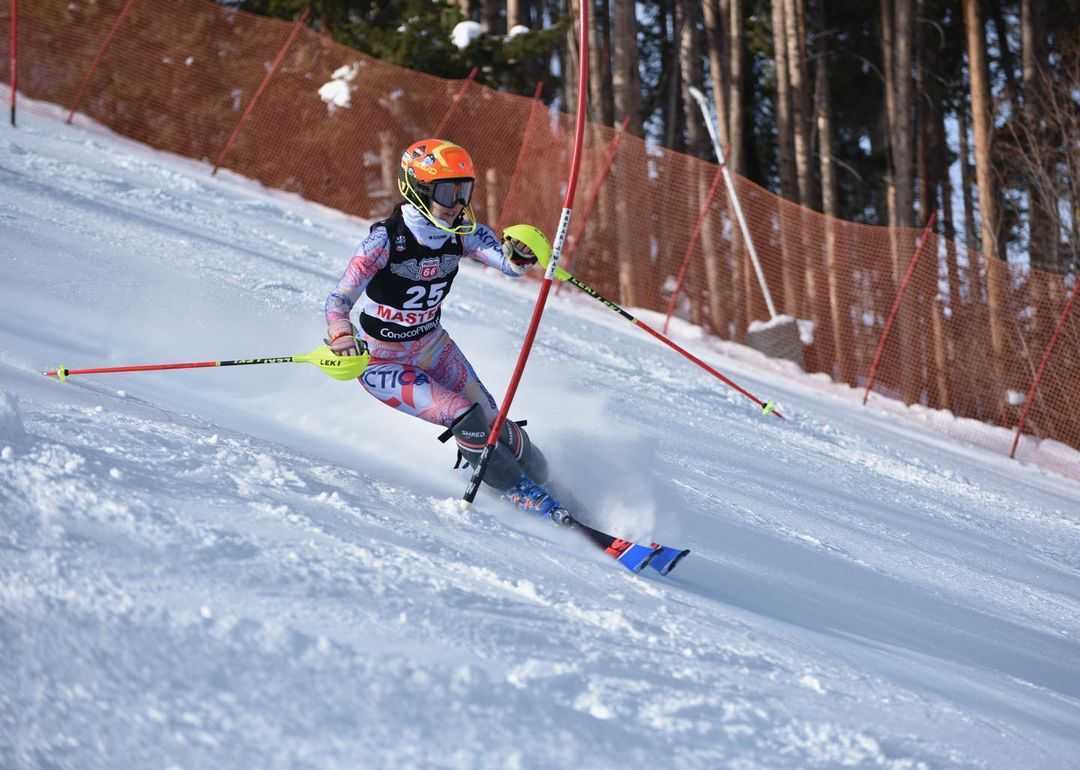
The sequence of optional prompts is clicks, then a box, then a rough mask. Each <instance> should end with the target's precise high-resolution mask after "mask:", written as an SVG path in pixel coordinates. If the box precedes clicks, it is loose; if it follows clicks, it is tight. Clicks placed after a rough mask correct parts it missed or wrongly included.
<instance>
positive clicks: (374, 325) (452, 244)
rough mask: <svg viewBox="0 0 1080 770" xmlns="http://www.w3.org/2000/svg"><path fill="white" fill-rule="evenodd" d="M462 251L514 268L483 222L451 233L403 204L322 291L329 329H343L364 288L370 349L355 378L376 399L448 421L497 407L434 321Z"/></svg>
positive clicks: (507, 270) (363, 321)
mask: <svg viewBox="0 0 1080 770" xmlns="http://www.w3.org/2000/svg"><path fill="white" fill-rule="evenodd" d="M462 257H471V258H473V259H476V260H477V261H479V262H482V263H483V264H485V265H488V266H489V267H494V268H496V269H497V270H500V271H502V272H503V273H504V274H506V275H509V276H515V277H516V276H517V275H518V274H519V273H518V271H517V270H515V268H514V267H513V266H512V265H511V264H510V262H509V260H508V259H507V258H506V257H505V256H504V255H503V251H502V247H501V245H500V243H499V239H498V238H497V237H496V236H495V234H494V233H493V232H492V231H491V229H490V228H489V227H487V226H485V225H478V226H477V228H476V231H475V232H474V233H472V234H471V235H464V236H457V235H450V234H448V233H446V232H443V231H442V230H439V229H438V228H437V227H435V226H434V225H432V224H431V223H430V222H428V220H427V219H425V218H424V216H423V215H422V214H421V213H420V212H419V211H417V210H416V209H415V208H413V207H412V206H411V205H410V204H407V203H406V204H401V205H398V206H397V207H396V208H395V209H394V212H393V214H391V215H390V216H389V217H387V218H386V219H384V220H382V221H380V222H376V223H375V224H374V225H372V226H371V231H370V233H369V234H368V236H367V238H365V239H364V240H363V242H362V243H361V244H360V246H359V248H358V249H357V251H356V253H355V254H354V255H353V257H352V259H351V260H350V261H349V265H348V267H346V268H345V274H344V275H343V276H342V277H341V280H340V281H339V282H338V285H337V288H336V289H335V290H334V291H333V292H331V293H330V296H328V297H327V298H326V323H327V326H328V327H329V328H330V330H331V332H332V333H337V331H339V330H342V329H343V330H345V331H348V329H349V313H350V311H351V310H352V308H353V305H355V304H356V303H357V301H358V300H359V299H360V296H361V295H362V294H366V300H365V302H364V305H363V311H362V313H361V314H360V327H361V329H362V330H363V333H364V337H365V339H366V341H367V343H368V347H369V349H370V352H371V362H370V363H369V364H368V367H367V369H366V370H365V372H364V375H363V377H362V378H361V384H362V385H363V387H364V389H365V390H366V391H367V392H368V393H370V394H371V395H373V396H375V398H377V399H379V400H380V401H382V402H383V403H385V404H387V405H389V406H392V407H393V408H395V409H398V410H400V411H403V412H405V413H407V414H411V415H414V416H416V417H420V418H421V419H423V420H427V421H428V422H433V423H436V424H438V425H443V426H449V425H450V424H451V423H453V422H454V420H455V419H456V418H458V417H459V416H461V415H462V414H464V413H465V412H466V411H467V410H468V409H469V407H471V406H472V405H473V404H474V403H478V404H480V408H481V409H483V410H484V412H485V414H486V415H487V418H488V421H489V422H490V421H492V420H494V419H495V416H496V415H497V413H498V410H497V408H496V405H495V400H494V399H493V398H492V397H491V394H490V393H488V391H487V389H486V388H485V387H484V386H483V384H482V383H481V382H480V380H479V378H478V377H477V376H476V372H475V371H474V370H473V368H472V365H471V364H470V363H469V361H468V360H467V359H466V358H465V356H464V354H463V353H462V352H461V350H460V349H459V348H458V346H457V345H456V344H455V343H454V341H453V340H452V339H450V335H449V334H447V333H446V331H445V330H444V329H443V328H442V325H441V324H440V315H441V313H442V311H441V306H442V303H443V301H444V300H445V299H446V297H447V295H448V294H449V293H450V288H451V286H452V285H453V282H454V278H455V277H456V276H457V272H458V262H459V261H460V260H461V258H462Z"/></svg>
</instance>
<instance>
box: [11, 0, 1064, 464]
mask: <svg viewBox="0 0 1080 770" xmlns="http://www.w3.org/2000/svg"><path fill="white" fill-rule="evenodd" d="M125 9H126V10H127V13H126V15H124V16H123V18H122V20H121V21H120V23H119V25H117V26H116V30H115V35H114V36H113V37H112V38H111V41H110V44H109V46H108V47H107V49H105V51H104V54H103V55H102V56H101V58H100V62H99V63H98V66H97V68H96V69H95V70H94V71H93V75H92V77H91V78H90V79H89V80H88V81H86V83H85V90H84V91H83V94H84V95H83V97H82V100H81V103H80V104H79V107H78V112H79V113H82V114H85V115H86V116H88V117H90V118H92V119H94V120H96V121H98V122H100V123H102V124H103V125H105V126H108V127H109V128H111V129H112V130H114V131H116V132H118V133H121V134H124V135H127V136H130V137H132V138H134V139H137V140H139V141H141V142H145V143H146V144H148V145H151V146H153V147H157V148H161V149H164V150H168V151H170V152H174V153H178V154H181V155H185V156H189V157H192V158H197V159H206V160H207V161H209V162H211V163H213V162H215V161H216V159H217V158H218V157H219V155H220V154H221V153H222V151H223V150H224V148H225V146H226V142H227V140H228V138H229V136H230V134H232V133H233V130H234V128H236V126H237V124H238V121H239V120H240V117H241V115H242V114H243V113H244V110H245V108H246V107H247V106H248V105H249V103H250V100H251V99H252V97H253V95H254V94H255V93H256V91H257V90H258V89H259V87H260V84H261V83H262V82H263V79H264V77H265V76H266V75H267V73H268V72H269V71H270V69H271V66H272V63H273V62H274V61H275V59H276V58H277V57H278V55H279V52H281V51H282V49H283V46H284V45H285V44H286V42H287V41H288V40H289V39H290V33H291V32H293V31H294V25H292V24H290V23H288V22H282V21H277V20H273V19H267V18H262V17H257V16H253V15H249V14H246V13H242V12H237V11H233V10H230V9H227V8H223V7H221V6H218V5H215V4H213V3H210V2H207V0H97V1H96V2H89V1H87V0H81V1H80V0H35V1H34V2H33V3H21V4H20V7H19V12H20V17H19V60H20V64H19V90H20V92H21V93H23V94H25V95H26V96H29V97H31V98H33V99H38V100H43V101H49V102H54V103H56V104H59V105H63V106H64V107H65V108H71V107H73V106H74V102H75V100H76V96H77V95H78V94H79V93H80V90H81V89H80V87H81V86H82V84H83V79H84V78H85V77H86V76H87V74H88V73H89V72H90V71H91V66H92V64H93V63H94V62H95V60H96V57H97V56H98V53H99V51H100V50H101V47H102V45H103V43H104V42H105V41H106V40H107V39H109V36H110V34H111V33H113V29H114V25H115V24H116V21H117V19H118V18H119V17H120V16H121V13H122V11H124V10H125ZM5 31H6V30H5ZM296 31H297V32H298V33H299V34H297V35H296V37H295V39H294V40H293V41H292V42H291V44H290V45H289V46H288V49H287V51H285V53H284V56H283V58H282V63H281V66H280V68H279V69H278V70H277V71H276V72H274V74H273V77H272V79H271V80H270V82H269V84H268V86H267V87H266V89H265V91H264V92H263V93H262V95H261V98H260V99H259V101H258V102H257V103H256V104H255V106H254V109H253V110H252V111H251V114H250V117H249V118H248V119H247V120H246V121H245V122H244V123H243V125H242V127H241V129H240V130H239V132H238V133H237V139H236V142H235V144H234V145H232V146H231V147H230V148H229V150H228V152H227V154H225V156H224V158H223V160H222V164H223V166H224V167H226V168H228V169H231V170H232V171H235V172H237V173H240V174H243V175H245V176H248V177H251V178H254V179H258V180H260V181H261V182H263V183H264V184H266V185H268V186H272V187H277V188H281V189H283V190H289V191H293V192H297V193H299V194H301V195H303V196H304V197H306V198H308V199H311V200H314V201H318V202H320V203H323V204H325V205H328V206H332V207H335V208H338V209H341V210H343V211H346V212H349V213H351V214H356V215H359V216H362V217H367V218H374V217H381V216H383V215H385V214H386V213H387V212H388V211H389V209H390V208H391V206H392V205H393V204H394V203H395V202H396V200H397V197H398V195H397V185H396V173H397V167H398V158H399V156H400V152H401V150H402V149H403V148H404V147H405V146H406V145H408V144H409V143H411V142H412V141H414V140H415V139H417V138H421V137H424V136H427V135H429V134H431V133H432V132H433V131H434V130H435V128H436V127H437V126H439V125H440V123H442V122H443V120H444V118H446V117H447V113H448V111H449V112H450V115H449V118H448V120H447V121H446V128H445V130H444V131H443V134H444V136H445V138H448V139H451V140H453V141H455V142H457V143H459V144H461V145H463V146H464V147H466V148H467V149H468V150H469V151H470V153H471V154H472V155H473V158H474V160H475V161H476V164H477V167H478V169H482V170H483V171H481V172H480V178H479V179H478V180H477V181H478V187H477V194H476V195H475V196H474V203H475V204H476V208H477V211H478V213H479V215H480V217H481V220H482V221H486V222H489V223H491V224H492V225H507V224H511V223H513V222H520V221H527V222H532V223H535V224H537V225H538V226H541V227H542V228H544V229H548V230H549V234H552V233H550V229H551V228H553V227H554V225H555V223H556V222H557V221H558V216H559V211H560V209H561V204H562V199H563V195H564V192H565V190H564V185H565V177H566V170H567V169H568V167H569V161H570V158H569V156H570V152H571V150H572V143H573V116H571V115H566V114H559V113H553V112H551V111H550V110H548V109H547V108H546V107H544V106H543V105H541V104H539V103H538V102H536V101H534V100H532V99H528V98H525V97H521V96H515V95H511V94H505V93H499V92H496V91H493V90H490V89H488V88H485V87H482V86H478V85H476V84H474V83H469V84H467V85H465V86H464V91H463V98H461V99H460V100H459V99H456V98H455V97H456V95H458V94H459V93H462V84H461V83H459V82H452V81H446V80H442V79H440V78H436V77H432V76H429V75H425V74H422V73H418V72H413V71H411V70H406V69H402V68H400V67H396V66H393V65H390V64H386V63H383V62H380V61H378V60H375V59H371V58H369V57H367V56H364V55H362V54H360V53H358V52H356V51H354V50H352V49H349V48H347V47H344V46H341V45H338V44H337V43H334V42H333V41H332V40H330V39H329V38H328V37H326V36H323V35H319V34H317V33H315V32H313V31H312V30H310V29H307V28H303V29H299V30H296ZM8 48H9V43H8V37H7V35H6V34H5V35H4V36H3V37H0V75H2V76H3V79H4V81H5V82H9V83H10V65H9V63H8V54H9V51H8ZM335 73H336V77H335ZM334 80H336V81H337V83H336V84H335V85H334V86H332V87H331V88H329V89H324V93H326V92H328V91H329V92H334V91H336V96H337V104H336V105H335V104H332V103H328V102H327V101H324V98H322V97H320V88H321V87H323V86H324V85H326V84H328V83H331V81H334ZM333 95H334V94H333V93H328V94H327V98H329V97H331V96H333ZM76 120H78V118H76ZM617 133H618V132H617V131H616V130H614V129H610V128H607V127H603V126H595V125H593V126H590V127H589V129H588V130H587V132H586V152H585V155H584V160H583V166H582V175H581V180H580V184H579V196H578V203H577V206H576V208H575V217H574V219H573V221H572V225H571V230H570V237H569V240H568V242H567V247H566V251H565V259H566V262H565V263H564V264H565V265H566V266H567V267H568V268H569V269H571V270H572V271H573V272H574V273H575V274H576V275H577V276H578V277H579V278H581V279H582V280H583V281H585V282H586V283H588V284H591V285H592V286H594V287H595V288H596V289H597V290H598V291H600V292H601V293H602V294H604V295H606V296H608V297H610V298H612V299H614V300H616V301H618V302H620V303H621V304H624V305H627V306H629V307H635V308H647V309H652V310H656V311H660V312H664V311H665V310H666V308H667V307H668V304H669V300H670V299H671V292H672V291H673V290H674V289H675V288H676V286H677V279H676V276H677V275H678V274H679V272H680V267H681V266H682V264H683V262H684V258H686V256H687V253H688V252H687V247H688V246H689V245H690V242H691V233H692V232H693V231H694V227H695V225H696V223H697V222H698V217H699V213H700V212H701V210H702V208H703V207H704V205H705V203H706V202H707V201H708V202H709V206H708V214H707V216H706V217H705V219H704V221H703V224H702V226H701V229H700V238H699V239H698V240H697V242H696V243H695V244H694V246H693V248H692V249H691V250H690V251H689V258H688V259H689V262H688V269H687V271H686V276H685V282H684V284H683V286H682V289H681V294H680V297H679V298H678V300H677V304H676V307H677V313H678V314H679V315H682V316H683V317H686V318H688V319H689V320H691V321H692V322H694V323H699V324H701V325H703V326H704V327H705V328H706V329H708V330H709V331H710V332H711V333H712V334H714V335H716V336H718V337H720V338H724V339H735V340H743V339H745V334H746V329H747V326H748V324H749V322H750V321H752V320H755V319H757V320H766V319H768V312H767V310H766V305H765V301H764V298H763V295H762V293H761V291H760V289H759V288H758V285H757V280H756V277H755V276H754V274H753V270H752V268H751V266H750V262H749V258H748V256H747V253H746V249H745V248H744V245H743V244H742V242H741V238H740V236H739V233H738V229H737V227H736V226H735V221H734V218H733V217H732V216H731V212H730V209H729V202H728V197H727V194H726V191H725V189H724V186H723V185H717V186H715V187H714V182H715V181H716V171H717V167H716V165H715V164H712V163H707V162H705V161H701V160H698V159H695V158H691V157H689V156H686V155H682V154H679V153H675V152H670V151H667V150H664V149H662V148H659V147H656V146H654V145H649V144H646V143H645V142H644V141H642V140H641V139H639V138H637V137H634V136H621V137H619V141H618V144H617V146H616V145H614V144H613V142H614V140H615V139H616V138H617ZM609 156H610V157H611V158H612V159H613V162H612V163H611V165H610V169H608V162H607V161H608V159H609ZM519 160H520V163H519ZM736 187H737V189H738V193H739V197H740V200H741V203H742V207H743V210H744V212H745V213H746V216H747V219H748V222H749V226H750V231H751V234H752V237H753V240H754V244H755V246H756V248H757V251H758V254H759V255H760V257H761V262H762V265H763V269H764V273H765V276H766V279H767V282H768V285H769V288H770V290H771V293H772V295H773V299H774V301H775V304H776V306H777V309H778V311H779V312H780V313H783V314H787V315H791V316H795V317H797V318H800V319H808V320H812V321H813V322H814V324H815V327H814V342H813V344H812V345H810V346H809V347H808V348H807V349H806V351H805V353H806V367H807V369H808V370H810V371H822V372H826V373H828V374H829V375H830V376H832V377H833V378H834V379H836V380H839V381H845V382H848V383H850V384H852V385H861V384H864V383H865V382H866V381H867V377H868V370H869V367H870V364H871V360H872V358H873V356H874V350H875V347H876V346H877V344H878V341H879V339H880V337H881V333H882V328H883V325H884V321H885V319H886V317H887V316H888V314H889V311H890V308H891V307H892V304H893V301H894V299H895V297H896V292H897V290H898V287H899V285H900V279H901V277H902V276H903V274H904V271H905V269H906V267H907V264H908V261H909V260H910V259H911V258H912V255H913V254H914V253H915V249H916V243H917V241H918V238H919V235H920V231H919V230H898V229H890V228H886V227H874V226H868V225H860V224H854V223H851V222H844V221H839V220H831V219H829V218H827V217H825V216H823V215H821V214H819V213H816V212H813V211H810V210H808V209H805V208H802V207H800V206H797V205H795V204H792V203H790V202H787V201H784V200H782V199H780V198H779V197H777V196H775V195H773V194H771V193H769V192H768V191H767V190H764V189H762V188H761V187H759V186H757V185H755V184H753V183H752V182H750V181H748V180H745V179H741V178H736ZM710 188H713V189H714V190H716V193H715V195H714V196H713V197H712V198H711V201H710V199H709V191H710ZM586 213H588V217H587V219H586V217H585V216H583V215H584V214H586ZM991 279H993V280H991ZM995 281H996V282H997V283H998V285H1000V286H1002V287H1003V288H1002V289H1001V290H1000V291H999V292H998V296H1000V297H1001V302H1000V307H999V308H998V309H997V317H998V318H999V319H1000V324H999V325H998V328H1000V329H1002V330H1003V334H1002V335H1000V337H999V338H998V339H997V340H994V339H992V335H991V332H990V329H991V312H992V311H991V303H990V302H989V301H988V297H989V296H990V287H991V286H993V285H994V284H995ZM1071 290H1072V284H1071V283H1070V281H1069V280H1068V279H1067V278H1066V277H1065V276H1063V275H1059V274H1055V273H1049V272H1042V271H1039V270H1035V269H1031V268H1029V267H1028V266H1026V265H1023V266H1021V265H1006V264H1005V263H1004V262H1002V261H999V260H994V261H992V262H989V263H988V262H987V261H986V260H985V259H984V258H983V257H982V256H981V255H979V254H977V253H972V252H968V251H964V250H962V249H961V247H960V246H959V245H958V244H957V243H955V242H952V241H949V240H947V239H945V238H942V237H939V236H937V235H935V234H933V233H931V234H930V235H929V237H928V238H927V239H926V243H925V244H924V247H923V250H922V253H921V255H920V259H919V263H918V266H917V269H916V271H915V274H914V279H913V280H912V282H911V284H910V286H909V288H908V290H907V292H906V293H905V294H904V296H903V298H902V302H901V305H900V310H899V313H898V314H897V317H896V323H895V326H894V327H893V329H892V332H891V334H890V335H889V337H888V340H887V343H886V346H885V349H884V355H883V357H882V359H881V366H880V369H879V371H878V372H877V379H876V384H875V390H876V391H877V392H880V393H883V394H885V395H889V396H892V397H896V398H902V399H903V400H905V401H907V402H908V403H923V404H927V405H929V406H931V407H936V408H943V409H949V410H951V411H952V412H954V413H955V414H957V415H959V416H966V417H973V418H976V419H978V420H982V421H985V422H988V423H993V424H997V425H1004V426H1009V427H1013V426H1015V425H1016V424H1017V422H1018V419H1019V415H1020V412H1021V410H1022V408H1023V406H1022V402H1023V399H1024V395H1025V394H1026V393H1027V392H1028V390H1029V388H1030V386H1031V383H1032V381H1033V379H1034V375H1035V372H1036V370H1037V368H1038V366H1039V364H1040V362H1041V360H1042V357H1043V354H1044V352H1045V351H1046V350H1047V347H1048V345H1049V344H1050V341H1051V337H1052V334H1053V332H1054V331H1055V328H1056V327H1057V325H1058V320H1059V319H1060V318H1061V317H1062V310H1063V308H1064V307H1065V305H1066V301H1067V299H1068V297H1069V294H1070V292H1071ZM1078 393H1080V303H1078V306H1077V307H1076V308H1075V309H1074V310H1073V311H1072V313H1071V315H1070V316H1069V317H1068V318H1067V319H1066V321H1065V322H1064V324H1063V327H1062V331H1061V335H1060V338H1058V339H1057V342H1056V345H1055V347H1054V350H1053V355H1052V356H1051V357H1050V359H1049V363H1048V365H1047V367H1046V370H1045V374H1044V376H1043V379H1042V381H1041V384H1040V386H1039V388H1038V389H1037V391H1036V392H1035V395H1034V397H1033V398H1034V403H1032V404H1031V405H1030V407H1031V409H1030V412H1029V414H1028V415H1027V418H1026V425H1025V432H1027V433H1029V434H1032V435H1035V436H1038V437H1049V438H1053V439H1056V440H1059V441H1062V442H1064V443H1067V444H1070V445H1071V446H1074V447H1078V448H1080V409H1078V408H1077V405H1076V402H1077V398H1076V397H1077V395H1078Z"/></svg>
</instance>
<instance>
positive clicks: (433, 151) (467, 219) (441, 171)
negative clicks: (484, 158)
mask: <svg viewBox="0 0 1080 770" xmlns="http://www.w3.org/2000/svg"><path fill="white" fill-rule="evenodd" d="M475 186H476V169H475V167H474V166H473V162H472V158H471V157H470V156H469V153H468V152H466V151H465V149H464V148H463V147H460V146H459V145H456V144H454V143H453V142H448V141H446V140H444V139H421V140H420V141H419V142H414V143H412V144H411V145H409V146H408V148H406V150H405V152H403V153H402V154H401V169H400V170H399V171H398V191H399V192H400V193H401V197H402V198H404V199H405V200H406V201H408V202H409V203H411V204H412V205H413V206H415V207H416V208H417V209H419V210H420V212H421V213H422V214H423V215H424V216H425V217H427V219H428V221H430V222H431V223H432V224H434V225H435V226H436V227H438V228H439V229H441V230H446V231H447V232H450V233H453V234H455V235H467V234H468V233H471V232H473V231H474V230H476V216H475V214H473V211H472V207H471V206H470V205H469V202H470V201H471V200H472V193H473V188H474V187H475ZM433 201H434V202H435V203H438V204H439V205H440V206H445V207H446V208H453V207H454V206H456V205H458V204H459V203H460V204H462V205H463V206H464V207H465V208H464V209H463V210H462V213H461V216H459V217H458V221H455V222H454V223H452V224H450V225H449V226H447V225H446V224H445V223H443V222H441V221H440V220H439V219H437V218H436V217H435V216H434V214H432V213H431V203H432V202H433ZM462 220H463V221H462Z"/></svg>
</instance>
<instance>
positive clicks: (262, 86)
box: [210, 6, 311, 176]
mask: <svg viewBox="0 0 1080 770" xmlns="http://www.w3.org/2000/svg"><path fill="white" fill-rule="evenodd" d="M310 13H311V6H308V7H307V8H305V9H304V12H303V13H302V14H300V18H299V19H297V20H296V21H295V22H294V23H293V28H292V31H291V32H289V37H288V38H286V40H285V44H284V45H282V46H281V49H280V50H279V51H278V52H277V56H275V57H274V63H273V64H271V65H270V71H269V72H267V73H266V75H265V76H264V77H263V79H262V82H261V83H259V87H258V88H257V89H256V90H255V95H254V96H252V97H251V101H250V102H248V105H247V107H245V108H244V114H243V115H241V116H240V120H238V121H236V126H234V127H233V130H232V133H231V134H229V140H228V141H227V142H225V146H224V147H222V148H221V152H220V153H218V156H217V160H216V161H214V170H213V171H211V172H210V176H217V172H218V169H219V168H221V163H222V161H223V160H224V159H225V154H226V153H227V152H228V151H229V148H230V147H232V145H233V142H235V141H236V137H237V135H239V133H240V128H241V126H243V125H244V121H246V120H247V119H248V116H249V115H250V114H251V111H252V110H253V109H254V108H255V103H256V102H257V101H259V97H260V96H262V93H263V91H265V90H266V87H267V86H268V85H269V84H270V80H271V78H273V77H274V73H275V72H277V71H278V68H279V67H280V66H281V62H283V61H284V60H285V54H287V53H288V52H289V49H290V48H291V47H292V44H293V41H295V40H296V37H297V35H299V34H300V30H302V29H303V28H304V22H306V21H307V17H308V14H310Z"/></svg>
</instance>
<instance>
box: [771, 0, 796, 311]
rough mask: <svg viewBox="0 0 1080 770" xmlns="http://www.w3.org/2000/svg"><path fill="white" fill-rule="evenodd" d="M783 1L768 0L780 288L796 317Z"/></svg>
mask: <svg viewBox="0 0 1080 770" xmlns="http://www.w3.org/2000/svg"><path fill="white" fill-rule="evenodd" d="M785 4H786V3H785V0H772V25H773V49H774V56H775V61H776V131H777V134H778V137H777V140H778V141H777V149H778V152H779V164H778V165H779V167H780V196H781V197H782V198H784V201H781V202H780V209H779V212H778V215H779V224H780V253H781V258H780V263H781V280H782V282H783V287H784V310H783V312H784V313H787V314H789V315H792V316H795V317H798V315H799V300H800V299H801V296H800V295H801V292H800V291H799V287H800V285H801V284H802V275H803V270H802V269H801V268H802V265H801V264H800V263H801V260H799V259H797V252H796V251H795V249H794V247H793V242H794V241H793V238H794V233H793V232H792V230H794V229H795V228H796V227H797V226H798V224H797V218H796V217H793V216H791V211H790V209H791V206H790V202H791V201H797V200H799V184H798V180H797V176H796V173H795V158H794V154H795V151H794V127H793V125H792V120H791V89H790V82H789V80H788V64H787V39H786V35H785V30H786V21H785V15H786V14H785Z"/></svg>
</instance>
